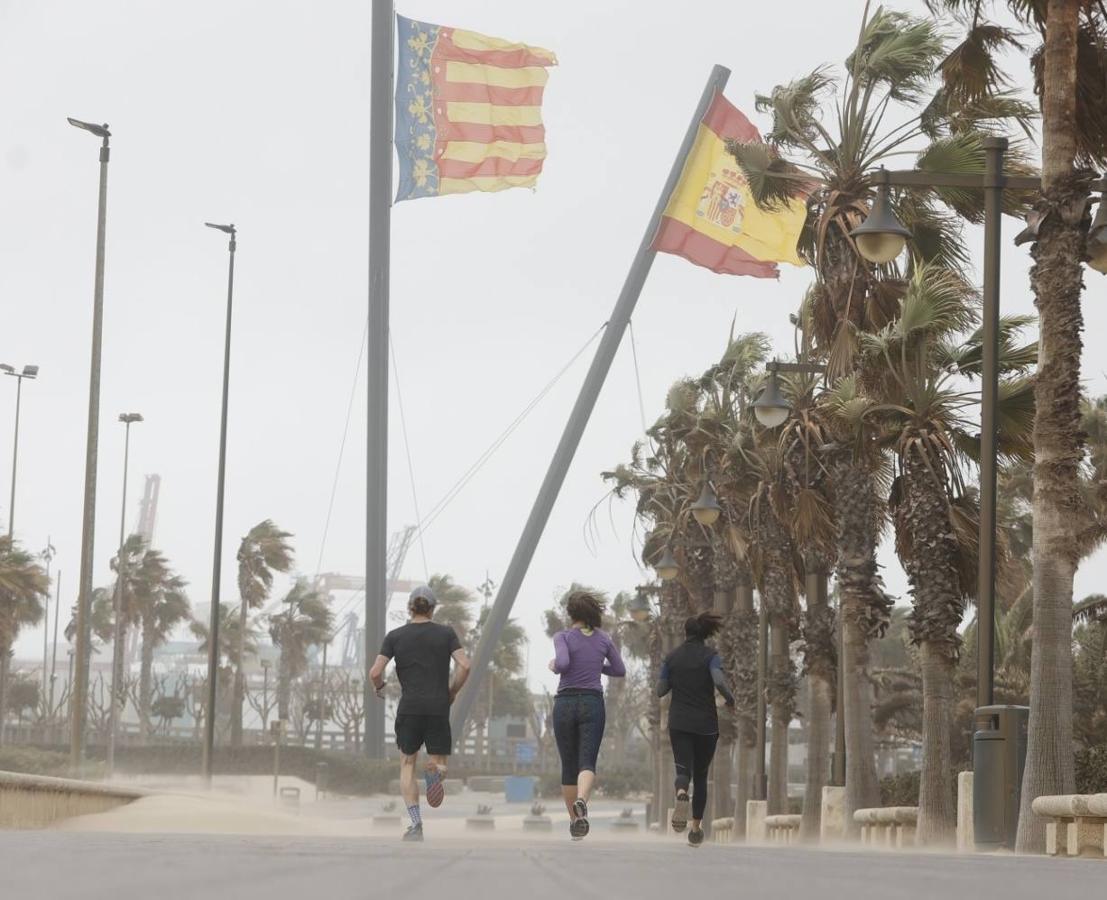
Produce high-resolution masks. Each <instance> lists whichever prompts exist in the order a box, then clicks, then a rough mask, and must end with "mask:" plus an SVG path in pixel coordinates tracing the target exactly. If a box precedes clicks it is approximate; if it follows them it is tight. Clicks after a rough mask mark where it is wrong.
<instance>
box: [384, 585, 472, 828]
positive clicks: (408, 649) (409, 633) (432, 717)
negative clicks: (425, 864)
mask: <svg viewBox="0 0 1107 900" xmlns="http://www.w3.org/2000/svg"><path fill="white" fill-rule="evenodd" d="M437 602H438V601H437V600H436V599H435V596H434V592H433V591H432V590H431V589H430V588H429V587H427V586H426V585H421V586H420V587H417V588H416V589H415V590H413V591H412V592H411V596H410V598H409V599H408V603H407V610H408V614H409V615H410V616H411V619H410V621H409V622H408V623H407V624H406V625H402V626H401V627H399V628H396V629H394V630H392V631H390V632H388V634H387V635H386V636H385V639H384V643H383V644H382V645H381V651H380V655H379V656H378V657H377V658H376V660H375V661H374V663H373V667H372V668H371V669H370V670H369V678H370V680H371V681H372V682H373V687H374V688H376V691H377V696H378V697H379V698H381V699H384V670H385V668H386V667H387V666H388V663H389V661H390V660H393V659H394V660H396V675H397V677H398V678H399V679H400V706H399V708H398V709H397V710H396V727H395V730H396V746H397V747H399V748H400V753H402V754H403V759H402V761H401V762H400V793H401V794H403V798H404V803H405V804H406V805H407V812H408V815H409V816H410V817H411V827H410V828H408V830H407V831H406V832H405V833H404V837H403V839H404V840H405V841H421V840H423V818H422V815H421V814H420V811H419V787H418V785H417V784H416V782H415V766H416V763H417V762H418V758H419V750H420V748H422V747H426V750H427V766H426V770H425V772H424V775H423V778H424V781H425V782H426V787H427V803H428V804H430V805H431V806H432V807H437V806H441V805H442V800H443V799H444V798H445V796H446V791H445V788H444V786H443V784H442V782H443V780H444V779H445V777H446V758H447V757H448V756H449V755H450V751H451V750H452V748H453V737H452V735H451V734H450V704H452V703H453V702H454V698H455V697H456V696H457V694H458V691H460V690H461V687H462V685H464V684H465V682H466V680H467V679H468V678H469V657H468V656H467V655H466V653H465V651H464V650H463V649H462V648H461V641H459V640H458V637H457V633H456V632H455V631H454V630H453V629H452V628H451V627H450V626H448V625H439V624H438V623H437V622H432V621H431V617H432V616H433V615H434V607H435V605H436V604H437ZM451 658H452V659H453V661H454V662H455V663H457V669H456V670H455V673H454V678H453V682H452V683H451V681H450V659H451Z"/></svg>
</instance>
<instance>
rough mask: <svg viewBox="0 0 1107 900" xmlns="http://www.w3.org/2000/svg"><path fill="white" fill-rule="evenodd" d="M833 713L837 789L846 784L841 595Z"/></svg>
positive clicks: (839, 599) (844, 683) (839, 600)
mask: <svg viewBox="0 0 1107 900" xmlns="http://www.w3.org/2000/svg"><path fill="white" fill-rule="evenodd" d="M836 693H837V697H838V700H837V708H836V710H835V713H834V771H833V772H832V773H831V780H832V781H833V782H834V784H836V785H838V786H839V787H843V786H844V785H845V783H846V622H845V618H844V617H843V610H842V598H841V593H839V595H838V684H837V691H836Z"/></svg>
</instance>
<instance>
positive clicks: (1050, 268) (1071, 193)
mask: <svg viewBox="0 0 1107 900" xmlns="http://www.w3.org/2000/svg"><path fill="white" fill-rule="evenodd" d="M1079 6H1080V4H1079V3H1077V2H1076V0H1049V5H1048V9H1047V16H1048V18H1047V28H1046V37H1045V52H1044V72H1043V75H1044V84H1043V91H1042V193H1043V197H1044V200H1043V205H1044V208H1045V210H1051V209H1053V210H1058V209H1059V210H1064V209H1066V208H1071V207H1072V205H1073V203H1074V202H1078V201H1079V200H1080V198H1081V193H1083V196H1086V195H1087V188H1086V181H1084V180H1082V179H1081V178H1079V177H1077V176H1076V174H1075V159H1076V134H1075V128H1076V126H1075V121H1076V56H1077V53H1076V47H1077V44H1076V38H1077V31H1078V25H1079ZM1083 255H1084V236H1083V232H1082V228H1081V227H1080V225H1079V224H1076V225H1073V224H1067V223H1066V222H1065V221H1064V218H1063V216H1061V215H1057V214H1053V215H1050V216H1048V217H1047V218H1046V219H1045V220H1043V221H1042V224H1041V228H1040V230H1039V235H1038V240H1037V241H1036V243H1035V245H1034V248H1033V256H1034V260H1035V263H1034V267H1033V269H1032V270H1031V276H1030V281H1031V286H1032V287H1033V289H1034V294H1035V297H1036V300H1035V303H1036V305H1037V307H1038V313H1039V326H1038V327H1039V337H1038V370H1037V375H1036V377H1035V384H1034V398H1035V413H1034V642H1033V646H1032V651H1031V663H1030V723H1029V738H1028V742H1027V753H1026V770H1025V774H1024V776H1023V783H1022V798H1021V805H1022V809H1021V811H1020V815H1019V831H1018V838H1017V841H1016V849H1017V850H1018V851H1020V852H1024V853H1026V852H1042V851H1044V849H1045V823H1044V821H1042V820H1041V819H1039V818H1038V817H1037V816H1035V815H1034V814H1033V811H1032V810H1031V808H1030V804H1031V803H1032V802H1033V800H1034V798H1035V797H1038V796H1041V795H1043V794H1069V793H1072V792H1073V790H1074V789H1075V775H1074V772H1073V756H1072V583H1073V577H1074V575H1075V573H1076V564H1077V559H1076V557H1075V544H1076V541H1075V537H1076V531H1077V528H1078V527H1079V524H1080V521H1081V518H1082V516H1081V512H1082V504H1081V501H1080V497H1079V493H1078V479H1079V473H1078V469H1079V465H1080V460H1081V455H1082V444H1083V440H1082V435H1081V432H1080V410H1079V402H1080V355H1081V350H1082V341H1081V337H1080V332H1081V329H1082V328H1083V317H1082V316H1081V311H1080V294H1081V290H1082V288H1083V281H1082V272H1081V259H1082V258H1083Z"/></svg>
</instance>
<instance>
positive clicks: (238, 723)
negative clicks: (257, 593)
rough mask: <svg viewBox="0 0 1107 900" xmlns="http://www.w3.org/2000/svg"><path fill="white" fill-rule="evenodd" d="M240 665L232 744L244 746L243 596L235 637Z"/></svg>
mask: <svg viewBox="0 0 1107 900" xmlns="http://www.w3.org/2000/svg"><path fill="white" fill-rule="evenodd" d="M235 645H236V646H235V652H236V653H237V654H238V665H237V666H235V670H234V698H233V700H232V702H231V746H232V747H241V746H242V717H243V713H244V707H245V705H246V673H245V672H244V671H243V666H244V665H245V663H246V598H245V597H243V598H242V603H241V609H240V610H239V615H238V635H237V636H236V638H235Z"/></svg>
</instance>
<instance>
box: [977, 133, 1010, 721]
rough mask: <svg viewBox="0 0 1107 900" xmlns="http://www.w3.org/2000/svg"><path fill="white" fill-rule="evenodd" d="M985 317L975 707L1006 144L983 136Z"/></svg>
mask: <svg viewBox="0 0 1107 900" xmlns="http://www.w3.org/2000/svg"><path fill="white" fill-rule="evenodd" d="M982 144H983V147H984V314H983V319H984V320H983V335H982V344H983V372H982V375H981V400H980V538H979V543H980V555H979V562H978V566H979V568H978V571H977V594H976V596H977V606H976V609H977V619H976V636H977V637H976V640H977V651H976V705H977V706H991V705H992V703H993V702H994V696H995V692H994V677H995V675H994V657H995V587H996V454H997V448H996V399H997V396H998V392H999V267H1000V239H1001V233H1002V216H1003V155H1004V152H1005V151H1006V149H1007V139H1006V138H1003V137H991V136H989V137H985V138H984V139H983V141H982Z"/></svg>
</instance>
